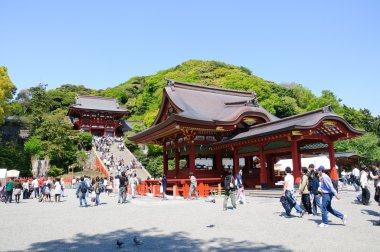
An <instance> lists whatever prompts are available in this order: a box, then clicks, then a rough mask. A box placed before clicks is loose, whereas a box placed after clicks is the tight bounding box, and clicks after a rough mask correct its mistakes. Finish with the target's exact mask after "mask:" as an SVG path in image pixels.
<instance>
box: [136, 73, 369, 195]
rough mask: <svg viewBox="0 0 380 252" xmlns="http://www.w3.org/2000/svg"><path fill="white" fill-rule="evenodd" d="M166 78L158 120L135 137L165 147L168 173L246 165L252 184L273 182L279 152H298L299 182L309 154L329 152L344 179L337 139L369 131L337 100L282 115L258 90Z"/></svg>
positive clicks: (216, 172) (215, 173) (218, 173)
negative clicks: (338, 109) (340, 110)
mask: <svg viewBox="0 0 380 252" xmlns="http://www.w3.org/2000/svg"><path fill="white" fill-rule="evenodd" d="M167 81H168V83H167V86H166V87H165V88H164V91H163V96H162V102H161V107H160V110H159V112H158V115H157V117H156V119H155V121H154V122H153V124H152V126H151V127H150V128H148V129H146V130H144V131H142V132H140V133H137V134H135V135H134V136H131V137H129V139H130V140H131V141H133V142H135V143H142V144H159V145H161V146H163V160H164V161H163V162H164V173H165V174H166V176H167V178H169V179H174V178H175V179H182V178H188V176H189V172H193V173H194V175H195V176H196V177H197V178H221V177H223V176H225V174H226V172H227V171H228V169H233V171H234V174H236V173H237V172H238V170H239V169H242V170H243V174H244V175H243V176H244V183H245V184H246V186H248V187H251V188H252V187H254V186H256V185H261V186H268V187H272V186H274V184H275V182H276V181H277V180H278V179H279V178H276V174H275V170H274V164H275V163H276V161H278V160H279V159H280V158H291V159H292V162H293V168H294V171H293V174H294V177H295V178H296V181H299V178H300V169H301V161H300V160H301V155H302V154H306V153H307V154H318V153H328V154H329V158H330V164H331V171H330V175H331V177H332V179H334V180H337V179H338V174H337V171H336V166H335V158H334V142H335V141H338V140H342V139H350V138H354V137H357V136H360V135H362V134H364V132H362V131H359V130H356V129H354V128H353V127H352V126H351V125H350V124H349V123H348V122H347V121H346V120H345V119H344V118H342V117H341V116H339V115H337V114H335V113H334V111H333V110H332V108H331V107H330V106H327V107H324V108H321V109H318V110H314V111H311V112H307V113H304V114H299V115H295V116H290V117H287V118H282V119H280V118H277V117H276V116H274V115H272V114H271V113H269V112H268V111H266V110H265V109H264V108H263V107H261V106H260V105H259V103H258V101H257V98H256V93H255V92H253V93H252V92H245V91H238V90H230V89H224V88H216V87H209V86H201V85H196V84H190V83H184V82H178V81H174V80H169V79H168V80H167Z"/></svg>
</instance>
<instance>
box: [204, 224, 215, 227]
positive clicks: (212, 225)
mask: <svg viewBox="0 0 380 252" xmlns="http://www.w3.org/2000/svg"><path fill="white" fill-rule="evenodd" d="M206 227H208V228H213V227H215V225H214V224H211V225H208V226H206Z"/></svg>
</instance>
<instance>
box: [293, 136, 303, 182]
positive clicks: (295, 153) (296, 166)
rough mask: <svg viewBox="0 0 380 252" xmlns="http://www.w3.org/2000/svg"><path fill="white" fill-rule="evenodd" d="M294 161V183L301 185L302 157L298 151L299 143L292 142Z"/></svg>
mask: <svg viewBox="0 0 380 252" xmlns="http://www.w3.org/2000/svg"><path fill="white" fill-rule="evenodd" d="M292 160H293V176H294V183H296V184H300V183H301V177H300V168H301V167H300V166H301V163H300V155H299V151H298V143H297V141H292Z"/></svg>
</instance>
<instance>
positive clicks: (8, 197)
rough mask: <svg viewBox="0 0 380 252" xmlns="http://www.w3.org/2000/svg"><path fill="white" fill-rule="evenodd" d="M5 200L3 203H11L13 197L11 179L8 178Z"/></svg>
mask: <svg viewBox="0 0 380 252" xmlns="http://www.w3.org/2000/svg"><path fill="white" fill-rule="evenodd" d="M5 190H6V193H7V194H6V198H5V203H7V202H9V203H11V202H12V195H13V178H10V180H9V181H8V182H7V183H6V189H5Z"/></svg>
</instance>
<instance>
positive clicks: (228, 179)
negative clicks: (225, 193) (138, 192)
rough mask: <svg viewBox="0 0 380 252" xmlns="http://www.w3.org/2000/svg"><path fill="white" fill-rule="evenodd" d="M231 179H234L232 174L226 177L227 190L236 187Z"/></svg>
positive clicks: (225, 187)
mask: <svg viewBox="0 0 380 252" xmlns="http://www.w3.org/2000/svg"><path fill="white" fill-rule="evenodd" d="M231 180H232V176H226V178H225V179H224V189H225V190H230V189H234V183H233V182H232V181H231Z"/></svg>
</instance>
